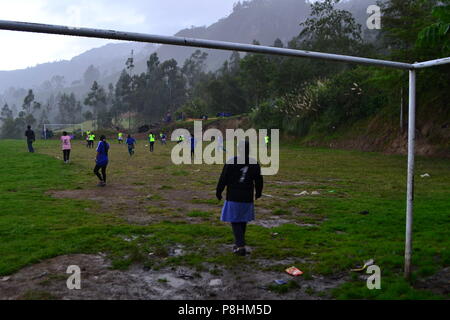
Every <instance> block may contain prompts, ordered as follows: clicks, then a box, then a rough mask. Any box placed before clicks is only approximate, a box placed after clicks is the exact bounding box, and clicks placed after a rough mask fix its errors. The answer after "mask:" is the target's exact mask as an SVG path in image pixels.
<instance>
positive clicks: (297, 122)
mask: <svg viewBox="0 0 450 320" xmlns="http://www.w3.org/2000/svg"><path fill="white" fill-rule="evenodd" d="M378 3H379V4H380V6H381V11H382V28H381V30H379V31H377V30H367V29H365V28H364V26H365V21H366V20H367V12H366V10H367V7H368V5H370V4H372V3H371V1H366V0H362V1H357V0H349V1H338V0H324V1H321V2H318V1H317V2H313V3H309V4H308V3H306V1H301V0H298V1H293V0H253V1H244V2H240V3H239V4H237V5H236V6H235V8H234V11H233V13H231V14H230V15H229V16H228V17H227V18H224V19H222V20H220V21H219V22H217V23H216V24H214V25H212V26H210V27H204V28H192V29H189V30H184V31H182V32H180V34H178V35H179V36H186V37H187V36H189V37H196V38H207V39H208V38H215V39H219V40H228V41H242V42H252V41H258V43H261V44H269V45H273V46H276V47H288V48H291V49H302V50H309V51H321V52H331V53H337V54H346V55H353V56H365V57H372V58H379V59H386V60H396V61H405V62H414V61H426V60H431V59H436V58H442V57H447V56H449V55H450V39H449V36H450V31H449V30H450V27H449V26H450V21H449V20H448V17H450V14H449V11H450V0H441V1H440V0H430V1H422V0H386V1H384V2H378ZM284 5H285V6H284ZM288 9H291V10H288ZM350 10H352V11H350ZM305 12H308V14H306V13H305ZM353 12H354V13H353ZM296 17H298V21H296ZM302 17H303V18H302ZM261 30H262V31H261ZM296 30H297V31H296ZM279 32H280V33H281V34H279ZM289 32H291V34H290V35H289ZM277 34H279V35H278V36H277ZM144 50H146V49H145V48H144ZM149 51H151V50H149ZM141 52H142V50H141ZM125 53H126V52H124V56H123V58H122V61H123V62H122V63H123V70H122V71H121V72H120V73H116V74H109V75H105V74H102V71H101V70H100V68H99V67H98V66H95V65H93V64H91V65H89V67H88V68H87V69H86V71H84V73H83V76H82V81H81V82H80V83H73V84H72V86H70V87H67V86H65V85H64V79H63V78H62V77H58V76H53V77H52V78H51V79H50V81H47V82H45V83H44V84H43V85H41V86H40V87H38V89H37V90H35V91H33V90H26V89H19V90H12V91H11V90H10V91H11V92H10V96H14V97H15V98H16V99H18V100H17V101H19V103H18V104H17V105H15V106H14V105H13V104H10V105H8V104H7V103H5V104H4V105H3V107H2V109H1V119H2V120H3V122H4V125H3V126H2V132H1V133H0V134H1V136H3V137H12V136H15V135H16V132H20V130H22V129H20V128H23V126H24V124H25V123H31V124H35V125H37V126H41V125H42V124H43V123H48V122H52V121H63V122H64V121H67V119H70V120H71V121H83V120H89V119H92V120H95V123H96V125H97V128H103V129H110V130H111V129H114V128H117V127H119V126H123V122H122V119H123V118H124V117H127V118H130V119H131V118H133V120H134V121H133V126H131V125H130V128H129V130H131V131H136V130H137V128H139V127H140V126H143V125H154V126H157V125H158V123H161V121H162V120H165V119H167V118H168V117H166V116H167V115H168V113H170V114H171V116H172V120H174V119H180V118H185V117H191V118H199V117H202V116H203V115H208V116H215V115H216V114H217V113H224V112H225V113H231V114H247V115H248V117H249V118H250V119H251V122H252V124H253V125H254V126H255V127H261V128H276V129H280V130H281V132H282V133H283V134H285V135H288V136H291V137H296V138H304V139H307V140H308V139H310V140H308V141H319V140H322V141H326V142H327V143H328V142H329V141H330V140H329V139H330V137H334V138H337V137H345V136H346V137H347V140H346V141H350V144H351V146H353V147H359V148H366V149H368V150H373V149H375V148H378V149H380V150H385V149H389V148H392V149H393V150H397V151H398V150H404V146H405V144H404V140H405V139H404V138H405V127H406V120H405V119H407V116H406V112H407V108H406V105H405V101H407V91H408V83H407V73H405V72H402V71H399V70H393V69H383V68H374V67H367V66H357V65H353V64H347V63H332V62H327V61H318V60H311V59H297V58H287V57H280V56H269V55H261V54H246V55H244V54H242V53H239V52H227V53H223V52H216V51H203V50H199V49H183V48H181V49H180V48H178V49H176V48H175V47H173V46H162V47H159V48H158V49H157V50H156V52H153V53H152V54H151V55H148V54H143V55H139V54H137V55H136V56H135V59H134V61H130V60H127V59H128V57H129V54H128V55H125ZM118 60H120V58H118ZM87 61H89V59H87ZM125 62H126V63H125ZM449 76H450V72H449V66H442V67H438V68H434V69H429V70H423V71H421V72H420V74H419V77H418V86H417V92H418V113H417V116H418V130H419V133H418V138H417V141H418V143H419V147H418V150H419V152H421V153H432V154H440V153H445V152H447V153H448V150H449V147H450V144H449V143H450V142H449V141H450V133H449V130H448V128H449V127H450V124H449V123H450V121H449V119H450V118H449V117H450V114H449V112H450V108H448V101H449V97H448V95H449V92H450V88H449V86H450V79H449ZM55 92H56V93H55ZM43 93H45V95H44V94H43ZM402 94H403V96H402ZM6 102H7V101H6ZM402 102H403V104H402ZM2 104H3V103H2ZM17 115H18V117H16V116H17ZM71 115H73V116H72V117H71V118H70V116H71ZM129 123H130V124H131V121H130V122H129ZM19 129H20V130H19ZM311 137H314V139H312V138H311ZM344 140H345V139H344ZM336 143H337V142H336ZM421 144H423V147H422V146H421ZM431 144H432V145H433V147H430V145H431ZM341 146H344V147H345V146H347V145H341ZM402 148H403V149H402ZM430 150H431V151H430ZM445 150H446V151H445Z"/></svg>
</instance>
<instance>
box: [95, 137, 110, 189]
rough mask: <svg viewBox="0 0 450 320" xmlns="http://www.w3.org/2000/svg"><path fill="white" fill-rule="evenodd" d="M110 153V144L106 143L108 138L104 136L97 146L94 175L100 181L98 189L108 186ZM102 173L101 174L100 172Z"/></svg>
mask: <svg viewBox="0 0 450 320" xmlns="http://www.w3.org/2000/svg"><path fill="white" fill-rule="evenodd" d="M108 151H109V143H107V142H106V137H105V136H104V135H102V136H101V137H100V141H99V143H98V146H97V156H96V158H95V168H94V173H95V175H96V176H97V177H98V179H99V180H100V182H99V183H98V184H97V186H98V187H104V186H106V167H107V166H108V160H109V159H108ZM100 170H101V171H102V173H101V174H100V173H99V171H100Z"/></svg>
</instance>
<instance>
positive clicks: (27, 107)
mask: <svg viewBox="0 0 450 320" xmlns="http://www.w3.org/2000/svg"><path fill="white" fill-rule="evenodd" d="M33 101H34V93H33V90H31V89H30V90H28V94H27V95H26V97H25V99H24V100H23V104H22V109H23V110H24V111H25V113H26V114H31V113H32V108H31V106H32V103H33Z"/></svg>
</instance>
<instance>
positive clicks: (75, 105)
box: [44, 93, 81, 123]
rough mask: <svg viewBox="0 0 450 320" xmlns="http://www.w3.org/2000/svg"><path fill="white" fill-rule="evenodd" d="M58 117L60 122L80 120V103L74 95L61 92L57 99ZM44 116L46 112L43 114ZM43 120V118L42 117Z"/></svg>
mask: <svg viewBox="0 0 450 320" xmlns="http://www.w3.org/2000/svg"><path fill="white" fill-rule="evenodd" d="M58 110H59V117H58V121H59V122H61V123H75V122H81V104H80V102H79V101H77V99H76V98H75V95H74V94H73V93H71V94H70V95H68V94H65V93H63V95H62V96H60V98H59V101H58ZM45 116H46V114H45ZM44 120H45V119H44Z"/></svg>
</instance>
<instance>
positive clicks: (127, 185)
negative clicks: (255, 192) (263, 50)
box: [0, 140, 450, 299]
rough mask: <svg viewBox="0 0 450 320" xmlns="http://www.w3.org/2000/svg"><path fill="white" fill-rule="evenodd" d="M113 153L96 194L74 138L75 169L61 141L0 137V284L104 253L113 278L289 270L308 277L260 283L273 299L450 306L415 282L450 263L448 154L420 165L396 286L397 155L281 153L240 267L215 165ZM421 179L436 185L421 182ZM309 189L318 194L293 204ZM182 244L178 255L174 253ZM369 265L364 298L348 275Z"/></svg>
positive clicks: (89, 153) (89, 164) (399, 236)
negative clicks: (371, 276) (409, 274)
mask: <svg viewBox="0 0 450 320" xmlns="http://www.w3.org/2000/svg"><path fill="white" fill-rule="evenodd" d="M111 145H112V148H111V151H110V165H109V168H108V186H107V187H105V188H96V187H95V185H96V183H97V181H96V178H95V176H94V175H93V173H92V168H93V165H94V161H93V159H94V156H95V152H94V151H93V150H92V149H87V148H86V147H85V146H84V143H82V142H81V141H78V142H74V143H73V150H72V156H71V160H72V162H71V164H69V165H66V164H64V163H63V162H62V161H61V159H60V158H61V157H62V153H61V151H60V150H59V143H58V142H57V141H37V142H36V143H35V149H36V151H37V153H35V154H29V153H27V152H26V143H25V142H24V141H13V140H2V141H0V159H1V161H2V167H3V170H1V172H0V190H1V192H0V208H1V209H0V239H1V240H2V241H1V242H0V256H1V258H0V276H7V275H11V274H14V273H15V272H17V271H19V270H20V269H21V268H23V267H25V266H29V265H33V264H35V263H38V262H41V261H43V260H45V259H49V258H52V257H56V256H59V255H67V254H75V253H85V254H96V253H98V252H103V253H105V254H106V255H107V257H108V259H110V261H112V268H113V269H119V270H127V269H128V268H129V267H130V266H133V265H136V264H139V265H143V266H145V267H146V268H147V269H148V270H162V269H164V268H168V267H172V266H186V267H190V268H193V269H195V270H197V271H198V272H209V273H212V274H219V275H220V273H221V272H223V270H238V271H236V272H238V273H239V276H242V277H245V276H246V274H250V273H252V274H253V273H261V274H265V272H272V273H271V274H273V273H279V275H280V278H281V277H283V276H284V275H285V273H284V269H285V268H287V267H289V266H291V265H295V266H297V267H298V268H300V269H301V270H302V271H304V272H305V273H304V275H302V276H301V277H299V278H294V280H295V281H294V282H295V283H294V282H292V281H291V282H289V283H288V284H287V285H283V286H273V285H271V286H269V288H268V290H271V291H272V292H273V293H274V294H277V295H281V296H283V295H286V294H289V293H290V294H294V293H295V291H296V290H304V292H306V293H307V294H308V295H310V296H311V297H312V298H321V297H329V298H337V299H448V298H449V296H448V294H443V293H442V292H436V291H434V290H432V289H433V288H432V286H429V287H426V288H425V289H424V288H423V286H420V285H419V284H420V283H424V282H426V279H427V277H429V276H432V275H434V274H437V273H439V272H440V271H441V270H442V269H444V268H447V267H449V265H450V248H449V245H450V240H449V228H448V223H449V220H450V161H449V160H448V159H447V160H445V159H430V158H421V157H419V158H418V159H417V166H416V168H417V175H416V199H415V217H414V255H413V264H414V269H413V271H414V272H413V279H412V285H410V284H408V283H407V282H406V281H405V280H404V279H403V277H402V268H403V248H404V229H405V181H406V174H405V173H406V159H405V157H403V156H391V155H383V154H379V153H362V152H351V151H340V150H331V149H318V148H303V147H299V146H296V145H294V144H291V145H283V146H282V148H281V151H280V155H281V159H280V164H281V165H280V171H279V173H278V175H276V176H272V177H265V187H264V192H263V193H264V195H265V196H263V198H261V199H260V200H258V201H257V203H256V205H257V221H256V223H255V224H252V225H250V226H249V228H248V232H247V242H248V245H249V246H250V248H251V250H252V252H251V255H250V256H248V257H245V258H242V257H236V256H233V255H232V254H231V253H230V250H229V248H230V247H231V244H232V241H233V238H232V234H231V231H230V228H229V226H228V225H226V224H224V223H222V222H220V221H219V217H220V204H219V203H218V201H217V200H215V192H214V189H215V185H216V183H217V179H218V176H219V174H220V171H221V166H218V165H214V166H206V165H192V166H188V165H182V166H175V165H173V164H172V163H171V161H170V150H171V148H170V146H160V145H159V144H157V145H156V146H155V152H154V153H153V154H150V152H149V151H148V150H147V147H146V146H145V142H144V141H138V144H137V150H136V155H135V156H134V157H133V158H131V159H130V158H129V156H128V153H127V150H126V147H125V146H123V145H117V144H116V143H115V141H114V142H111ZM424 173H429V174H430V176H431V178H420V174H424ZM305 190H307V191H308V192H311V191H318V192H319V193H320V194H319V195H307V196H296V195H295V194H298V193H300V192H302V191H305ZM362 211H368V212H369V213H368V214H367V215H362V214H359V213H360V212H362ZM180 246H181V247H182V248H183V254H182V255H173V254H171V252H172V251H173V249H174V248H178V247H180ZM149 253H150V254H151V255H149ZM370 258H373V259H375V264H377V265H378V266H379V267H380V268H381V272H382V288H381V290H368V289H367V287H366V282H365V280H364V277H363V275H360V274H356V273H351V272H350V271H349V270H350V269H351V268H354V267H355V266H357V265H361V264H362V262H363V261H365V260H368V259H370ZM277 262H279V263H277ZM211 266H214V267H211ZM221 270H222V271H221ZM267 274H269V273H267ZM320 277H323V278H326V279H330V281H333V279H339V280H342V281H341V282H339V285H336V286H335V287H334V288H332V289H330V290H326V291H323V292H317V291H314V290H312V289H311V287H308V286H306V289H305V284H307V283H310V282H311V283H313V282H314V281H316V280H315V279H317V278H320ZM159 280H160V281H159V282H161V285H164V282H165V280H164V279H163V280H161V279H159ZM271 280H273V279H268V280H267V282H270V281H271ZM336 281H337V280H336ZM443 281H447V283H448V279H444V280H443ZM0 286H1V283H0ZM255 287H256V284H255ZM305 290H306V291H305ZM50 294H51V292H50ZM28 296H29V293H28ZM230 298H232V297H230Z"/></svg>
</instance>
